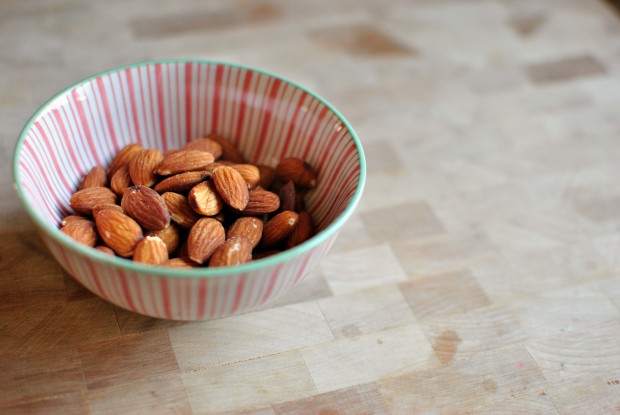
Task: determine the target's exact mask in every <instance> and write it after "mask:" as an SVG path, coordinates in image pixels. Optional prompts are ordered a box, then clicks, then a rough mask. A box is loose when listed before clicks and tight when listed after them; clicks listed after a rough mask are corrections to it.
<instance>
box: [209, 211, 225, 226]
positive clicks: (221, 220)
mask: <svg viewBox="0 0 620 415" xmlns="http://www.w3.org/2000/svg"><path fill="white" fill-rule="evenodd" d="M211 218H213V219H215V220H216V221H218V222H219V223H221V224H222V225H223V224H224V221H225V220H226V217H225V216H224V211H221V212H220V213H218V214H217V215H213V216H211Z"/></svg>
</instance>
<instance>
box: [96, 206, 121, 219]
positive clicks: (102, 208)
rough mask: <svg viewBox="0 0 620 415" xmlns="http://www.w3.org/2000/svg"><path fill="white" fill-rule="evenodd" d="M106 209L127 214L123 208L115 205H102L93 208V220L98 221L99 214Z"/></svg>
mask: <svg viewBox="0 0 620 415" xmlns="http://www.w3.org/2000/svg"><path fill="white" fill-rule="evenodd" d="M106 209H112V210H116V211H117V212H121V213H125V212H124V211H123V208H122V207H120V206H119V205H117V204H115V203H100V204H98V205H96V206H95V207H94V208H93V218H95V219H97V215H98V214H99V212H101V211H102V210H106Z"/></svg>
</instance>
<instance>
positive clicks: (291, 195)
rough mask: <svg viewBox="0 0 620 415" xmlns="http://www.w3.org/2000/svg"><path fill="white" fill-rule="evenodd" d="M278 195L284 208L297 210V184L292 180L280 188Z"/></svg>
mask: <svg viewBox="0 0 620 415" xmlns="http://www.w3.org/2000/svg"><path fill="white" fill-rule="evenodd" d="M278 195H279V196H280V207H281V208H282V210H295V185H294V184H293V182H292V181H291V180H289V181H288V182H286V184H285V185H284V186H282V187H281V188H280V191H279V192H278Z"/></svg>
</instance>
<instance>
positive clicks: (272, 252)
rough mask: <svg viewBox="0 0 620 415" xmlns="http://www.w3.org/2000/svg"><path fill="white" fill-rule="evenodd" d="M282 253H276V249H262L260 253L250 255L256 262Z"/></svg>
mask: <svg viewBox="0 0 620 415" xmlns="http://www.w3.org/2000/svg"><path fill="white" fill-rule="evenodd" d="M281 252H282V251H278V250H277V249H262V250H260V251H256V252H254V253H253V254H252V259H253V260H254V261H256V260H258V259H263V258H267V257H270V256H272V255H276V254H279V253H281Z"/></svg>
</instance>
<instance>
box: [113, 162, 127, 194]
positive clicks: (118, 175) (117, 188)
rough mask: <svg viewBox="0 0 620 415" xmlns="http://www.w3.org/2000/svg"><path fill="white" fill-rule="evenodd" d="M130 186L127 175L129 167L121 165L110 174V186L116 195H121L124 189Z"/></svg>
mask: <svg viewBox="0 0 620 415" xmlns="http://www.w3.org/2000/svg"><path fill="white" fill-rule="evenodd" d="M130 187H131V177H130V176H129V168H128V167H127V166H121V167H119V169H118V170H116V172H115V173H114V175H112V178H111V179H110V188H111V189H112V191H113V192H114V193H116V195H117V196H118V197H123V194H125V191H126V190H127V189H129V188H130Z"/></svg>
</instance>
